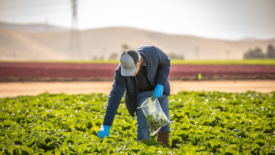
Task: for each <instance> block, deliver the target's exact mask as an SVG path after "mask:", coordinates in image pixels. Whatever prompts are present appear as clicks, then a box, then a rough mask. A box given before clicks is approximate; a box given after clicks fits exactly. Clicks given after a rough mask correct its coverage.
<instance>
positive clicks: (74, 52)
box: [69, 0, 82, 59]
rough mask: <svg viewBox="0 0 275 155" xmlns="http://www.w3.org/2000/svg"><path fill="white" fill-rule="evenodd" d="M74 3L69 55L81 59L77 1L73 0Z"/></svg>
mask: <svg viewBox="0 0 275 155" xmlns="http://www.w3.org/2000/svg"><path fill="white" fill-rule="evenodd" d="M71 3H72V26H71V34H70V43H69V53H70V55H71V56H72V57H73V59H79V58H81V56H82V55H81V54H82V53H81V46H80V34H79V31H78V22H77V0H71Z"/></svg>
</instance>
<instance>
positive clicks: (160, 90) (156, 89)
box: [153, 84, 163, 100]
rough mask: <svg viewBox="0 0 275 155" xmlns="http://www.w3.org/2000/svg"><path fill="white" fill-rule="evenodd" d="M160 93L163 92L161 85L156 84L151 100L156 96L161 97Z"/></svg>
mask: <svg viewBox="0 0 275 155" xmlns="http://www.w3.org/2000/svg"><path fill="white" fill-rule="evenodd" d="M162 94H163V85H161V84H157V86H156V88H155V91H154V94H153V100H154V99H156V98H158V97H161V96H162Z"/></svg>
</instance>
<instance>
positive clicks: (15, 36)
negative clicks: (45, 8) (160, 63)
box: [0, 23, 275, 60]
mask: <svg viewBox="0 0 275 155" xmlns="http://www.w3.org/2000/svg"><path fill="white" fill-rule="evenodd" d="M1 25H2V26H1ZM7 25H9V26H7ZM36 26H37V25H36ZM9 27H10V28H9ZM26 27H29V28H31V27H35V26H34V25H32V26H30V25H29V26H26V25H23V26H22V25H21V28H20V25H14V24H6V25H5V26H3V23H0V60H72V59H82V60H91V59H92V58H95V57H97V58H103V59H108V58H109V56H110V54H112V53H117V54H118V55H120V53H122V51H123V48H122V45H123V44H127V45H128V46H129V47H130V48H136V47H138V46H141V45H155V46H157V47H159V48H160V49H162V50H163V51H164V52H165V53H167V54H168V53H174V54H177V55H182V56H184V57H185V59H187V60H190V59H197V58H198V59H218V60H219V59H242V58H243V53H244V52H246V51H247V50H249V49H253V48H256V47H259V48H261V49H262V50H263V51H264V52H265V51H266V48H267V46H268V44H272V45H273V46H275V39H270V40H254V39H253V40H251V39H246V40H239V41H228V40H217V39H207V38H200V37H195V36H186V35H171V34H164V33H159V32H153V31H147V30H141V29H135V28H127V27H109V28H98V29H89V30H82V31H80V41H81V45H80V47H81V50H80V51H78V53H77V54H76V53H72V51H71V50H70V48H69V47H70V46H69V43H70V31H66V29H62V28H58V27H51V26H49V29H52V31H43V30H41V31H36V30H35V29H34V30H33V31H31V29H28V30H26ZM38 27H39V26H38ZM55 28H56V31H55ZM76 55H77V57H76Z"/></svg>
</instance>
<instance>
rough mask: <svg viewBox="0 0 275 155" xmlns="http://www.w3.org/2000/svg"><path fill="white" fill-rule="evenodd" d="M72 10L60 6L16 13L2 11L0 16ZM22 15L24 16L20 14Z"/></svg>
mask: <svg viewBox="0 0 275 155" xmlns="http://www.w3.org/2000/svg"><path fill="white" fill-rule="evenodd" d="M69 10H70V8H63V9H61V8H58V9H49V10H37V11H36V10H35V11H34V10H27V12H18V13H16V12H4V13H2V12H1V11H0V16H1V15H2V16H4V15H6V16H9V15H11V16H12V15H16V16H20V15H26V14H41V13H43V14H45V13H46V14H48V13H60V12H62V11H63V12H64V11H69ZM53 11H56V12H53ZM20 17H22V16H20Z"/></svg>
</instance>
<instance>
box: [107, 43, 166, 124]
mask: <svg viewBox="0 0 275 155" xmlns="http://www.w3.org/2000/svg"><path fill="white" fill-rule="evenodd" d="M135 51H137V52H139V53H140V54H141V55H142V57H143V58H145V60H146V63H147V78H148V80H149V81H150V83H151V85H152V87H154V88H155V87H156V85H157V84H161V85H163V86H164V88H163V93H164V94H165V95H170V85H169V82H168V75H169V72H170V59H169V58H168V57H167V55H166V54H165V53H164V52H163V51H162V50H160V49H159V48H157V47H155V46H141V47H138V48H137V49H135ZM125 90H126V95H125V103H126V107H127V110H128V112H129V114H130V115H131V116H133V117H134V113H135V111H136V100H137V94H138V92H139V91H138V83H137V79H136V77H131V76H122V75H121V66H120V64H119V65H118V67H117V69H116V71H115V77H114V83H113V87H112V90H111V93H110V95H109V99H108V103H107V108H106V113H105V116H104V121H103V125H109V126H111V125H112V123H113V120H114V117H115V114H116V112H117V108H118V106H119V104H120V101H121V99H122V96H123V94H124V92H125Z"/></svg>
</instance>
